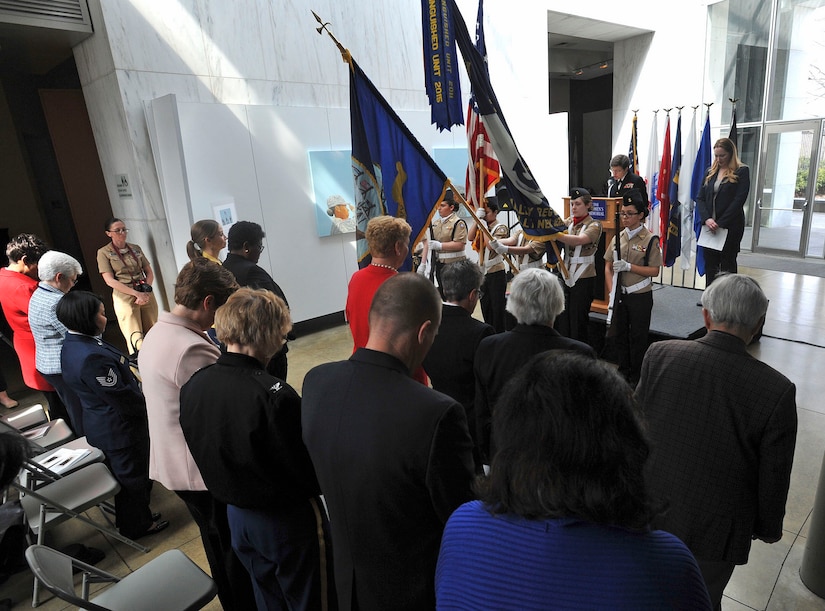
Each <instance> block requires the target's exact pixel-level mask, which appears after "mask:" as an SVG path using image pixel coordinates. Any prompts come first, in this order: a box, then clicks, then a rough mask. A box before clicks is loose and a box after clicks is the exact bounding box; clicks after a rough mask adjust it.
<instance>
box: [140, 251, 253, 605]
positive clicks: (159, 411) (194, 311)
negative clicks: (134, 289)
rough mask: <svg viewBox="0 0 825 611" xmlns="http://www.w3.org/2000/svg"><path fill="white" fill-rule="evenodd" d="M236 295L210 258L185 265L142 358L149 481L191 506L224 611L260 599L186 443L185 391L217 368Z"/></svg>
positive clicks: (223, 506)
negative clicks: (225, 309) (218, 334)
mask: <svg viewBox="0 0 825 611" xmlns="http://www.w3.org/2000/svg"><path fill="white" fill-rule="evenodd" d="M237 288H238V284H237V282H235V276H233V275H232V272H230V271H229V270H228V269H224V268H223V267H221V266H220V264H218V263H213V262H212V261H211V260H210V259H209V258H208V257H197V258H195V259H193V260H192V261H190V262H189V263H187V264H186V265H184V266H183V269H181V271H180V273H179V274H178V278H177V280H176V281H175V305H174V307H173V308H172V311H171V312H161V313H160V316H159V317H158V321H157V322H156V323H155V325H154V326H153V327H152V328H151V329H150V330H149V333H147V334H146V338H145V339H144V340H143V345H142V346H141V349H140V354H139V356H138V362H139V364H140V376H141V380H142V381H143V394H144V396H145V397H146V411H147V414H148V417H149V440H150V441H151V446H150V451H149V477H151V478H152V479H153V480H155V481H158V482H160V483H161V484H163V485H164V486H166V488H168V489H169V490H173V491H174V492H175V494H177V495H178V496H179V497H180V498H181V500H183V502H184V503H186V507H187V508H188V509H189V513H190V514H192V518H193V519H194V520H195V523H196V524H197V525H198V528H199V529H200V533H201V540H202V541H203V549H204V551H205V552H206V559H207V560H208V561H209V568H210V569H211V573H212V578H213V579H214V580H215V583H216V584H217V586H218V597H219V598H220V601H221V606H222V607H223V608H224V610H225V611H229V610H230V609H238V610H239V611H241V610H244V609H249V608H252V607H254V606H255V598H254V596H253V593H252V584H251V583H250V581H249V575H248V574H247V572H246V569H245V568H244V567H243V565H242V564H241V563H240V561H239V560H238V558H237V556H236V555H235V552H234V551H232V542H231V537H230V534H229V523H228V522H227V520H226V504H225V503H222V502H221V501H219V500H217V499H216V498H215V497H213V496H212V494H210V493H209V491H207V489H206V484H204V481H203V477H202V476H201V474H200V471H198V466H197V465H196V464H195V461H194V460H193V458H192V454H191V453H190V452H189V448H188V447H187V445H186V440H185V439H184V437H183V431H182V430H181V427H180V389H181V387H182V386H183V385H184V384H186V383H187V382H188V381H189V378H191V377H192V374H193V373H195V372H196V371H197V370H199V369H201V368H202V367H206V366H207V365H211V364H213V363H214V362H215V361H217V360H218V357H219V356H220V354H221V353H220V350H219V349H218V346H217V345H216V344H214V343H213V342H212V341H211V340H210V339H209V338H208V337H207V336H206V334H205V333H204V332H205V331H206V330H207V329H210V328H211V327H212V323H213V322H214V321H215V310H217V309H218V308H219V307H220V306H222V305H223V304H224V303H226V300H227V299H229V296H230V295H231V294H232V293H234V292H235V290H237Z"/></svg>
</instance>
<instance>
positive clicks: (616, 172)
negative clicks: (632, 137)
mask: <svg viewBox="0 0 825 611" xmlns="http://www.w3.org/2000/svg"><path fill="white" fill-rule="evenodd" d="M608 185H609V186H608V188H607V196H608V197H622V196H623V195H624V194H625V192H627V191H629V190H630V189H638V190H639V192H640V193H641V194H642V201H644V203H645V208H650V200H649V199H648V197H647V183H646V182H645V179H644V178H642V177H641V176H637V175H636V174H634V173H633V172H631V171H630V157H628V156H627V155H614V156H613V158H612V159H611V160H610V180H608Z"/></svg>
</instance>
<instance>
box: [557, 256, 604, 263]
mask: <svg viewBox="0 0 825 611" xmlns="http://www.w3.org/2000/svg"><path fill="white" fill-rule="evenodd" d="M564 262H565V263H578V264H583V265H591V264H593V263H595V262H596V255H589V256H587V257H570V258H569V259H565V260H564Z"/></svg>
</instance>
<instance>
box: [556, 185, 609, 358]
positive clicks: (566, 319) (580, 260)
mask: <svg viewBox="0 0 825 611" xmlns="http://www.w3.org/2000/svg"><path fill="white" fill-rule="evenodd" d="M591 210H593V200H592V198H591V197H590V192H589V191H588V190H587V189H585V188H583V187H573V188H572V189H571V190H570V217H569V218H568V219H566V220H565V221H564V222H565V224H566V225H567V231H568V233H567V235H561V236H559V238H558V239H559V241H560V242H562V243H563V244H564V245H565V248H564V263H565V265H566V266H567V272H568V276H567V278H564V279H563V282H564V302H565V306H564V312H562V314H561V316H559V317H558V318H557V319H556V330H557V331H558V332H559V333H561V334H562V335H564V336H566V337H572V338H573V339H577V340H579V341H581V342H585V343H590V341H589V340H590V337H589V333H588V329H589V326H590V304H592V303H593V289H594V286H595V283H596V265H595V262H596V250H598V248H599V238H600V237H601V235H602V224H601V223H599V222H598V221H595V220H593V217H591V216H590V211H591Z"/></svg>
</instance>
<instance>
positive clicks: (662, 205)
mask: <svg viewBox="0 0 825 611" xmlns="http://www.w3.org/2000/svg"><path fill="white" fill-rule="evenodd" d="M672 152H673V151H671V150H670V115H669V114H668V116H667V127H666V128H665V143H664V145H663V146H662V163H661V164H660V165H659V184H658V185H656V198H657V199H658V200H659V246H660V247H661V248H662V249H664V245H665V239H666V238H667V226H668V223H669V222H670V170H671V168H670V161H671V154H672Z"/></svg>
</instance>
